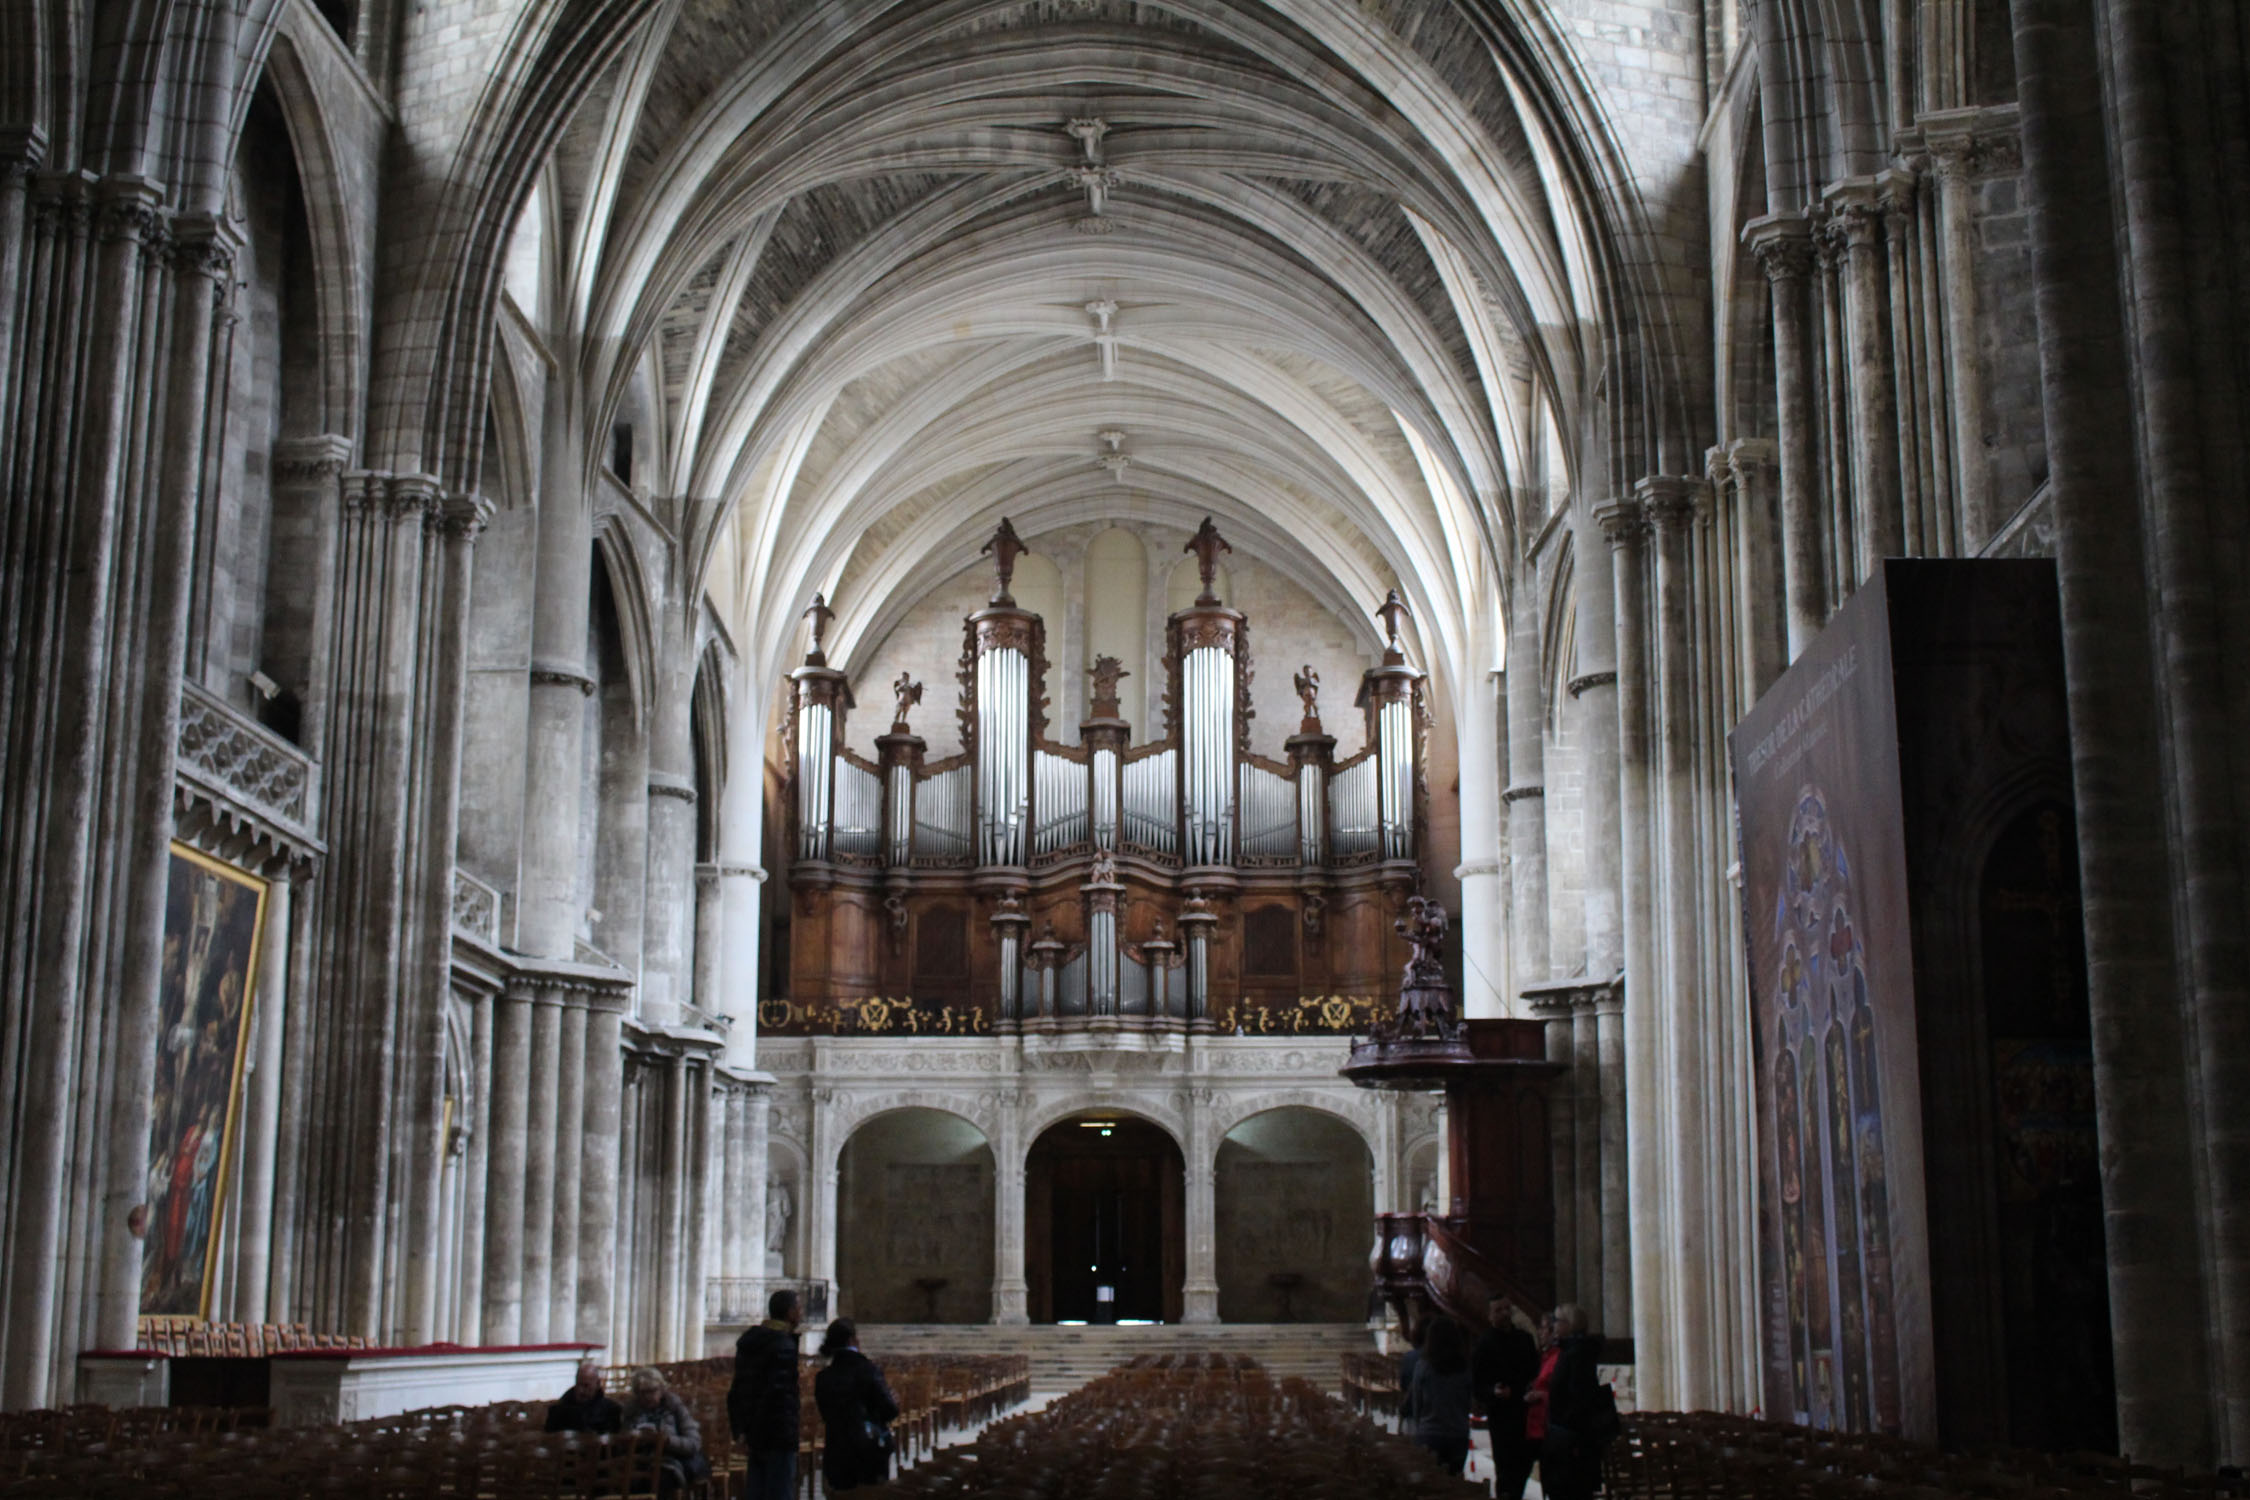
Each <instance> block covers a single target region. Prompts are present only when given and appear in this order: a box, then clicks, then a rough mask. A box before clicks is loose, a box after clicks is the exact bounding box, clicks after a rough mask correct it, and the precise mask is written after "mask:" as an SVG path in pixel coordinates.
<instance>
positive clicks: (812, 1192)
mask: <svg viewBox="0 0 2250 1500" xmlns="http://www.w3.org/2000/svg"><path fill="white" fill-rule="evenodd" d="M815 1065H816V1066H817V1062H816V1064H815ZM836 1097H837V1096H836V1090H835V1089H834V1088H831V1087H820V1088H815V1089H814V1090H813V1098H812V1142H811V1146H812V1150H811V1152H810V1153H809V1160H808V1162H807V1166H806V1173H805V1175H806V1177H807V1178H808V1179H809V1180H808V1181H807V1182H806V1183H805V1194H804V1196H805V1201H804V1202H803V1203H801V1204H799V1205H798V1211H799V1212H801V1213H806V1214H810V1215H811V1216H812V1219H811V1222H810V1223H809V1224H808V1225H807V1226H806V1228H807V1229H808V1230H810V1231H811V1232H810V1233H809V1234H807V1235H806V1236H805V1244H806V1245H807V1247H808V1248H809V1250H810V1256H809V1259H810V1262H811V1264H810V1265H809V1266H808V1267H807V1268H806V1274H807V1275H808V1276H810V1277H811V1278H812V1279H814V1280H816V1281H825V1282H827V1283H828V1285H829V1287H830V1289H831V1291H832V1292H833V1290H834V1289H835V1287H836V1172H837V1168H838V1166H839V1164H840V1163H841V1161H842V1158H843V1154H844V1143H843V1141H842V1140H840V1139H838V1138H837V1134H836V1122H835V1111H836ZM828 1305H829V1308H830V1310H831V1312H832V1313H833V1311H834V1309H835V1308H836V1306H837V1303H836V1302H835V1301H834V1300H831V1301H830V1302H829V1304H828Z"/></svg>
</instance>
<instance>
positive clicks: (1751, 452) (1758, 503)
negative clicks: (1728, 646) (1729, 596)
mask: <svg viewBox="0 0 2250 1500" xmlns="http://www.w3.org/2000/svg"><path fill="white" fill-rule="evenodd" d="M1774 453H1775V446H1774V444H1772V443H1769V442H1767V441H1766V440H1765V439H1763V438H1738V439H1736V440H1735V441H1734V442H1732V443H1729V444H1728V445H1727V450H1726V466H1727V471H1728V472H1729V473H1730V474H1732V475H1733V476H1734V485H1733V490H1734V535H1735V556H1734V557H1732V558H1731V559H1728V560H1727V565H1728V567H1729V569H1730V571H1731V574H1732V577H1731V578H1730V579H1729V582H1730V584H1731V585H1732V591H1733V595H1734V603H1735V609H1736V611H1737V619H1738V628H1739V631H1740V636H1739V639H1738V640H1737V641H1736V642H1735V650H1736V652H1737V663H1738V670H1739V671H1740V672H1741V674H1742V693H1743V698H1742V704H1741V707H1744V708H1747V707H1748V706H1749V705H1750V704H1753V703H1755V702H1757V701H1758V698H1759V695H1761V694H1762V693H1764V692H1765V690H1766V689H1767V688H1768V687H1770V686H1772V685H1773V680H1774V679H1775V678H1776V677H1779V676H1780V675H1781V673H1782V669H1783V668H1784V667H1786V666H1788V664H1789V628H1788V627H1789V622H1788V617H1787V610H1786V608H1785V607H1784V604H1783V599H1784V594H1783V590H1784V587H1785V585H1784V584H1783V582H1782V570H1783V569H1782V545H1781V530H1780V526H1779V524H1778V516H1777V513H1776V510H1775V506H1774V489H1773V482H1774V472H1775V470H1774Z"/></svg>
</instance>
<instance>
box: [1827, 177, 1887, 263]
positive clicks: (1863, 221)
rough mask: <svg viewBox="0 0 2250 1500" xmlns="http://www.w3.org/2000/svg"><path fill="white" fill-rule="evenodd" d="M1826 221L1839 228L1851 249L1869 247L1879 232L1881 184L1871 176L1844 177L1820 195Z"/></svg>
mask: <svg viewBox="0 0 2250 1500" xmlns="http://www.w3.org/2000/svg"><path fill="white" fill-rule="evenodd" d="M1820 198H1821V201H1822V202H1823V203H1825V204H1827V205H1828V222H1829V223H1830V224H1831V225H1834V226H1836V227H1837V228H1839V229H1840V230H1841V231H1842V232H1843V236H1844V240H1845V242H1846V243H1847V244H1849V245H1850V246H1851V248H1852V249H1854V250H1864V249H1870V248H1872V247H1873V246H1874V245H1875V243H1876V241H1877V240H1878V239H1879V238H1880V237H1881V236H1882V233H1883V207H1882V188H1881V186H1880V184H1879V183H1878V181H1877V179H1875V178H1873V177H1845V178H1841V179H1839V180H1838V181H1835V182H1832V183H1830V184H1829V185H1828V186H1827V188H1826V189H1825V190H1823V191H1822V193H1821V195H1820Z"/></svg>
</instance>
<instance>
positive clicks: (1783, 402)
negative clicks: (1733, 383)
mask: <svg viewBox="0 0 2250 1500" xmlns="http://www.w3.org/2000/svg"><path fill="white" fill-rule="evenodd" d="M1742 236H1743V239H1744V240H1745V241H1747V242H1748V244H1749V246H1750V250H1751V253H1752V254H1754V255H1756V256H1757V257H1758V264H1759V266H1760V267H1762V268H1763V269H1764V271H1765V273H1766V280H1767V283H1768V284H1769V287H1770V289H1771V292H1772V296H1773V347H1774V398H1775V415H1776V422H1777V425H1778V427H1779V429H1780V433H1781V437H1780V441H1779V444H1778V449H1779V455H1778V456H1779V459H1780V464H1781V537H1782V545H1781V561H1782V591H1783V594H1784V595H1785V597H1786V600H1787V606H1786V607H1787V631H1788V652H1789V657H1790V659H1791V660H1794V659H1795V658H1796V657H1797V656H1798V655H1799V654H1800V653H1802V652H1803V651H1804V649H1805V647H1806V646H1808V645H1810V644H1811V643H1812V639H1813V637H1814V636H1817V635H1819V634H1820V630H1821V627H1822V626H1823V625H1825V624H1827V623H1828V605H1827V597H1826V590H1825V588H1824V587H1823V586H1822V581H1821V555H1820V473H1819V469H1818V467H1817V462H1816V460H1815V459H1814V457H1813V453H1814V446H1813V445H1814V441H1815V438H1816V436H1817V435H1818V432H1819V425H1818V424H1819V418H1818V416H1817V415H1816V413H1815V412H1814V409H1813V366H1812V330H1811V328H1810V326H1809V320H1808V315H1807V309H1806V299H1807V296H1808V294H1809V292H1810V288H1811V284H1812V265H1813V251H1812V226H1811V224H1810V223H1809V222H1808V221H1807V220H1806V218H1805V216H1804V215H1803V214H1796V213H1791V214H1768V215H1766V216H1765V217H1764V218H1762V219H1753V220H1751V221H1750V223H1749V224H1748V225H1746V226H1745V227H1744V229H1743V232H1742Z"/></svg>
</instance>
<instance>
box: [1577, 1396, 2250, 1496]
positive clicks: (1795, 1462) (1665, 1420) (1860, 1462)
mask: <svg viewBox="0 0 2250 1500" xmlns="http://www.w3.org/2000/svg"><path fill="white" fill-rule="evenodd" d="M1603 1477H1604V1483H1605V1486H1606V1488H1607V1491H1608V1493H1609V1494H1610V1495H1611V1496H1612V1497H1614V1500H1719V1497H1721V1496H1724V1497H1727V1500H1735V1497H1748V1500H1939V1497H1947V1500H1953V1497H1960V1500H2113V1497H2114V1500H2124V1497H2127V1496H2131V1497H2133V1500H2242V1497H2250V1481H2246V1480H2245V1479H2244V1478H2243V1477H2242V1476H2241V1475H2239V1474H2232V1475H2229V1474H2212V1473H2198V1472H2192V1471H2189V1470H2185V1469H2179V1468H2173V1467H2169V1466H2164V1465H2157V1464H2146V1463H2135V1462H2134V1461H2132V1460H2131V1459H2129V1458H2120V1457H2117V1456H2115V1455H2113V1454H2105V1453H2064V1454H2054V1453H2040V1452H2034V1451H2030V1450H2026V1449H2012V1448H1992V1449H1983V1450H1979V1451H1975V1452H1968V1453H1948V1452H1942V1451H1940V1450H1938V1449H1936V1448H1931V1447H1926V1446H1923V1445H1921V1444H1918V1443H1910V1442H1907V1441H1906V1440H1905V1439H1903V1438H1899V1437H1894V1436H1890V1435H1888V1434H1883V1433H1864V1432H1852V1433H1847V1432H1826V1431H1821V1430H1818V1429H1814V1428H1810V1427H1800V1426H1795V1425H1792V1424H1788V1423H1781V1422H1767V1421H1763V1420H1760V1419H1757V1418H1753V1417H1741V1416H1733V1415H1728V1414H1724V1413H1719V1412H1639V1413H1635V1414H1633V1415H1631V1416H1629V1417H1627V1418H1626V1419H1625V1428H1624V1432H1623V1435H1622V1436H1621V1437H1620V1438H1619V1440H1618V1441H1617V1442H1616V1443H1614V1444H1612V1445H1611V1447H1610V1450H1609V1452H1608V1454H1607V1455H1606V1458H1605V1463H1604V1476H1603Z"/></svg>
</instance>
